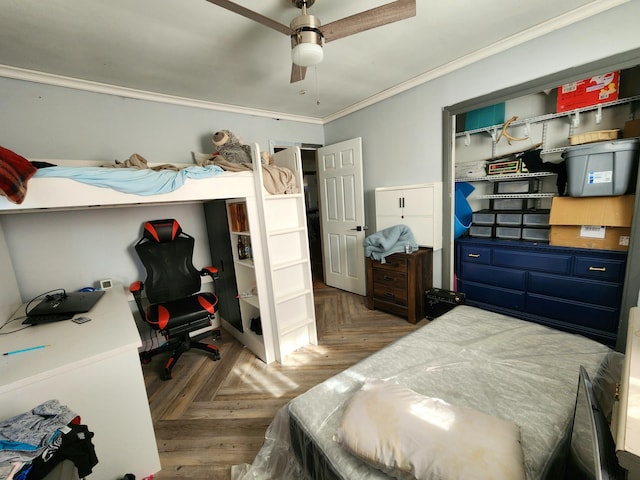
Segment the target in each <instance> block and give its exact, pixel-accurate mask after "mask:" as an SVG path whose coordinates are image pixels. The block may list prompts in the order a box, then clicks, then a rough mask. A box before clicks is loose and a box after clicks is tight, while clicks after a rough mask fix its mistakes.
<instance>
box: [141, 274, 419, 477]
mask: <svg viewBox="0 0 640 480" xmlns="http://www.w3.org/2000/svg"><path fill="white" fill-rule="evenodd" d="M314 294H315V308H316V319H317V330H318V346H308V347H305V348H302V349H300V350H298V351H296V352H294V353H293V354H291V355H290V356H289V357H288V359H287V362H286V364H278V363H273V364H271V365H268V366H267V365H265V364H264V363H263V362H262V361H260V360H258V359H257V358H256V357H255V356H254V355H253V354H252V353H251V351H250V350H248V349H246V348H244V346H243V345H242V344H240V343H239V342H237V341H236V340H235V339H234V338H233V337H232V336H231V335H230V334H227V333H225V332H224V331H223V335H222V340H219V341H218V346H219V348H220V351H221V356H222V359H221V360H220V361H217V362H214V361H213V360H212V359H211V357H210V356H208V355H206V354H205V353H203V352H200V351H189V352H186V353H185V354H184V355H183V356H182V357H181V358H180V361H179V362H178V363H177V364H176V366H175V368H174V371H173V374H174V375H173V379H172V380H170V381H166V382H165V381H162V380H161V379H160V375H159V371H160V370H161V369H162V366H163V363H164V360H165V357H163V356H160V357H159V358H156V359H154V360H153V361H152V362H151V363H149V364H148V365H145V366H143V371H144V378H145V384H146V388H147V393H148V397H149V404H150V407H151V416H152V418H153V423H154V427H155V432H156V439H157V442H158V448H159V451H160V462H161V464H162V471H161V472H159V473H158V474H157V475H156V476H155V480H168V479H182V478H189V479H208V480H228V479H229V478H230V474H231V466H232V465H235V464H241V463H251V462H252V461H253V458H254V457H255V455H256V453H257V452H258V450H259V449H260V447H261V446H262V443H263V440H264V434H265V431H266V429H267V427H268V426H269V423H270V422H271V419H272V418H273V416H274V415H275V413H276V412H277V411H278V409H280V408H281V407H282V406H284V405H285V404H286V403H287V402H288V401H289V400H290V399H292V398H294V397H295V396H297V395H299V394H301V393H303V392H305V391H306V390H308V389H309V388H310V387H312V386H314V385H316V384H318V383H320V382H322V381H323V380H325V379H327V378H329V377H330V376H332V375H334V374H336V373H338V372H340V371H341V370H343V369H345V368H347V367H349V366H350V365H353V364H354V363H356V362H358V361H359V360H361V359H362V358H364V357H366V356H367V355H369V354H370V353H372V352H375V351H377V350H379V349H380V348H382V347H383V346H385V345H387V344H388V343H391V342H392V341H394V340H396V339H397V338H399V337H401V336H403V335H406V334H407V333H409V332H411V331H413V330H415V329H416V328H418V327H420V326H422V325H424V324H425V323H426V322H427V320H422V322H419V323H418V324H417V325H411V324H410V323H408V322H407V321H405V320H404V319H402V318H399V317H395V316H393V315H389V314H386V313H383V312H380V311H376V310H368V309H367V308H366V307H365V305H364V298H363V297H361V296H359V295H353V294H351V293H348V292H344V291H342V290H337V289H333V288H330V287H324V288H322V286H321V288H317V289H316V290H315V291H314ZM132 448H135V447H133V446H132Z"/></svg>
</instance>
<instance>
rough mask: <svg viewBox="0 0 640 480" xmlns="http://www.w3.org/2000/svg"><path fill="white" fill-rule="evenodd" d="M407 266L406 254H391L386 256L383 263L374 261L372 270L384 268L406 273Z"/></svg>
mask: <svg viewBox="0 0 640 480" xmlns="http://www.w3.org/2000/svg"><path fill="white" fill-rule="evenodd" d="M408 268H409V261H408V259H407V255H402V254H393V255H389V256H388V257H387V258H386V262H385V263H380V262H375V263H374V264H373V270H374V271H376V270H384V271H394V272H402V273H407V270H408Z"/></svg>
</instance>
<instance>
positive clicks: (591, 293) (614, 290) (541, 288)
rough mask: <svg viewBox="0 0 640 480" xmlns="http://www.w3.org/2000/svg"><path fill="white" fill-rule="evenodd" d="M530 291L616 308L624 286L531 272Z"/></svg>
mask: <svg viewBox="0 0 640 480" xmlns="http://www.w3.org/2000/svg"><path fill="white" fill-rule="evenodd" d="M528 291H529V292H531V293H539V294H541V295H547V296H550V297H558V298H566V299H569V300H576V301H580V302H585V303H589V304H594V305H601V306H605V307H612V308H616V307H617V306H618V305H619V304H620V299H621V295H622V286H621V285H619V284H616V283H610V282H596V281H593V280H586V279H581V278H575V277H573V278H571V277H561V276H559V275H548V274H544V273H538V272H531V273H529V288H528ZM548 313H550V312H548Z"/></svg>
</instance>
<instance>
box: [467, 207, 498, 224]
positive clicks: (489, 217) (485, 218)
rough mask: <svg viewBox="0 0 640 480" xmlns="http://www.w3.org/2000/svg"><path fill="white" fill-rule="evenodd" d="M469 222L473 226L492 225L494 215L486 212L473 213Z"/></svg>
mask: <svg viewBox="0 0 640 480" xmlns="http://www.w3.org/2000/svg"><path fill="white" fill-rule="evenodd" d="M471 222H472V224H473V225H493V224H494V223H496V214H495V213H494V212H491V211H488V210H480V211H479V212H474V213H473V215H472V216H471Z"/></svg>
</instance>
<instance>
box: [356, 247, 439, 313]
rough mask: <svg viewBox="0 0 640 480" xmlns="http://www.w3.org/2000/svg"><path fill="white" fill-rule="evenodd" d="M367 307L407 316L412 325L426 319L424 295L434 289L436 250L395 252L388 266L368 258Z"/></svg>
mask: <svg viewBox="0 0 640 480" xmlns="http://www.w3.org/2000/svg"><path fill="white" fill-rule="evenodd" d="M366 266H367V300H366V305H367V307H368V308H371V309H374V308H377V309H379V310H384V311H385V312H389V313H393V314H394V315H399V316H402V317H406V319H407V320H408V321H409V322H411V323H416V322H418V321H420V320H422V319H423V318H425V310H424V305H425V297H424V295H425V292H426V291H427V290H428V289H430V288H431V286H432V277H433V249H431V248H420V249H419V250H418V251H417V252H412V253H394V254H393V255H389V256H388V257H386V261H385V263H380V262H379V261H377V260H372V259H371V258H369V257H367V258H366Z"/></svg>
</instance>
